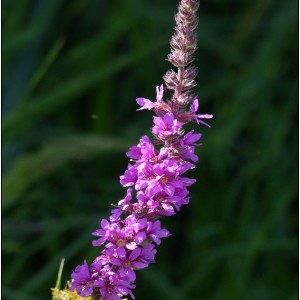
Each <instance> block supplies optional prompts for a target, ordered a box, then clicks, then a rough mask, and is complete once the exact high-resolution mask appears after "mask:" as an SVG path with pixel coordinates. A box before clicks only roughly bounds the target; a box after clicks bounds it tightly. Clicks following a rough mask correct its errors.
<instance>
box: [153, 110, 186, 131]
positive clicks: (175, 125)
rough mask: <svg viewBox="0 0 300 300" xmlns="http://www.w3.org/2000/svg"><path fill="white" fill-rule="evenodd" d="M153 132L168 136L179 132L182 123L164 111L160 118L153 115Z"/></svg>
mask: <svg viewBox="0 0 300 300" xmlns="http://www.w3.org/2000/svg"><path fill="white" fill-rule="evenodd" d="M154 124H155V125H154V126H153V128H152V132H153V134H156V135H162V136H170V135H177V134H180V129H181V127H182V123H180V122H179V121H178V120H177V119H175V118H174V115H173V114H172V113H166V114H165V115H164V116H163V117H162V118H161V117H154Z"/></svg>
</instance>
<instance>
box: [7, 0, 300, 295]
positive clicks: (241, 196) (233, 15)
mask: <svg viewBox="0 0 300 300" xmlns="http://www.w3.org/2000/svg"><path fill="white" fill-rule="evenodd" d="M177 4H178V1H175V0H172V1H159V0H151V1H149V0H126V1H125V0H121V1H118V2H117V1H108V0H101V1H100V0H97V1H92V0H90V1H86V0H84V1H83V0H74V1H72V2H65V1H58V0H51V1H50V0H37V1H34V2H32V1H29V0H24V1H21V2H20V3H19V2H17V1H16V0H10V1H7V0H5V1H3V6H2V9H3V14H2V15H3V23H2V24H3V25H2V26H3V31H2V34H3V49H2V50H3V59H2V61H3V92H2V96H3V97H2V117H3V128H2V129H3V130H2V134H3V152H2V157H3V193H2V196H3V223H2V226H3V228H2V229H3V231H2V233H3V236H2V237H3V248H2V249H3V276H2V278H3V281H2V297H3V299H7V300H9V299H14V300H18V299H22V300H24V299H28V300H31V299H32V300H35V299H50V297H51V294H50V287H53V286H54V285H55V280H56V275H57V271H58V268H59V263H60V261H61V259H62V258H63V257H65V258H66V262H65V267H64V273H63V278H62V282H64V281H66V280H67V279H68V276H69V273H70V272H71V270H72V269H74V267H75V266H76V265H77V264H79V263H82V261H83V259H87V260H88V261H90V260H92V258H93V257H95V256H96V255H97V253H98V250H97V249H93V248H92V247H91V241H92V236H91V235H90V233H91V232H92V231H93V230H95V228H96V227H97V225H98V224H97V222H98V221H99V219H101V218H103V217H107V216H108V214H109V210H110V204H111V203H116V202H117V201H118V199H121V198H122V197H123V195H124V191H123V190H122V188H121V187H120V186H119V183H118V181H119V176H120V175H121V174H122V173H123V171H124V169H125V167H126V165H127V163H128V160H127V159H126V157H125V152H126V149H127V148H128V147H129V146H130V145H131V144H133V143H136V142H137V140H138V139H139V137H140V136H141V135H144V134H148V133H149V128H150V127H151V118H152V117H151V114H150V113H147V112H136V109H137V106H136V102H135V98H137V97H139V96H144V97H147V98H153V97H154V96H155V94H154V92H155V86H156V85H158V84H160V83H161V82H162V79H161V78H162V76H163V75H164V73H165V72H166V71H167V69H168V68H169V67H170V66H169V65H168V63H167V62H166V61H165V58H166V55H167V54H168V51H169V46H168V41H169V38H170V36H171V34H172V30H173V26H174V21H173V18H174V12H175V10H176V7H177ZM199 17H200V19H199V30H198V35H199V50H198V52H197V57H196V64H197V68H198V87H197V93H198V95H199V98H200V109H201V111H202V112H204V113H213V114H214V116H215V118H214V119H213V121H212V122H211V123H212V128H211V129H206V128H199V130H200V131H202V132H203V143H204V145H203V147H202V148H201V149H200V150H199V155H200V161H199V163H198V168H197V170H193V172H191V174H190V176H191V177H192V176H194V177H195V178H197V184H196V185H195V186H193V187H192V189H191V194H192V198H191V199H192V200H191V204H190V205H189V206H188V207H185V208H184V209H183V210H182V212H181V213H180V214H178V215H177V216H174V217H172V218H169V219H164V220H163V222H164V225H165V226H166V227H168V228H169V229H170V231H171V232H172V234H173V235H172V237H171V238H170V239H168V240H166V241H164V242H163V243H162V245H161V246H160V248H159V251H158V254H157V259H156V261H157V263H156V264H155V265H153V266H151V267H150V268H149V269H147V270H142V271H140V272H139V274H138V279H137V289H136V293H135V294H136V298H137V299H143V300H147V299H153V298H156V299H164V300H166V299H173V300H174V299H178V300H185V299H186V300H198V299H202V300H206V299H207V300H218V299H222V300H225V299H226V300H240V299H243V300H244V299H245V300H247V299H249V300H250V299H251V300H273V299H274V300H275V299H280V300H282V299H287V300H292V299H297V297H298V295H297V291H298V289H297V284H298V282H297V270H298V260H297V257H298V256H297V249H298V240H297V233H298V213H297V208H298V202H297V198H298V173H297V170H296V165H297V162H298V155H297V154H298V126H297V124H298V123H297V118H298V71H297V66H298V48H297V44H296V42H295V41H297V17H298V16H297V2H296V1H295V0H292V1H286V2H276V1H270V0H256V1H254V2H253V1H248V0H242V1H239V2H235V1H230V2H228V1H224V0H213V1H207V2H201V7H200V11H199Z"/></svg>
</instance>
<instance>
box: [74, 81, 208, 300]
mask: <svg viewBox="0 0 300 300" xmlns="http://www.w3.org/2000/svg"><path fill="white" fill-rule="evenodd" d="M157 92H158V93H157V101H156V102H151V101H150V100H148V99H144V98H138V99H137V102H138V104H140V105H141V109H153V110H154V111H155V110H157V111H158V112H161V108H162V107H164V106H167V103H165V102H164V101H163V99H162V97H163V87H162V86H161V87H159V88H158V89H157ZM197 101H198V100H197V99H195V100H194V102H193V103H192V105H191V108H190V110H189V111H188V112H185V116H186V120H195V121H196V122H198V121H200V120H201V118H203V116H204V117H207V115H197V112H196V111H195V107H197V106H198V104H197ZM178 116H179V117H180V114H179V115H178ZM209 117H211V116H209ZM183 125H184V122H183V121H179V120H178V118H176V117H175V116H174V114H173V113H172V112H167V111H166V112H165V114H161V113H159V116H155V117H154V126H153V128H152V133H153V135H154V137H155V140H156V141H159V143H158V142H157V143H158V144H162V145H161V147H160V149H156V147H155V145H154V144H153V143H152V142H151V139H150V138H149V137H148V136H143V137H142V138H141V139H140V141H139V143H138V145H136V146H132V147H131V148H130V149H129V151H128V152H127V156H128V157H129V158H130V159H131V162H132V163H131V164H129V165H128V167H127V169H126V171H125V173H124V175H122V176H120V183H121V185H122V186H123V187H125V188H127V191H126V196H125V197H124V199H122V200H120V201H119V203H118V206H117V208H114V209H112V211H111V216H110V219H109V220H106V219H103V220H102V221H101V222H100V226H101V227H100V229H98V230H96V231H95V232H94V233H93V235H95V236H96V237H97V239H96V240H95V241H94V242H93V246H95V247H98V246H102V245H105V247H104V249H103V250H102V251H101V253H100V255H99V256H98V257H97V258H96V259H95V260H94V261H93V262H92V264H91V265H90V266H89V265H88V264H87V263H86V262H85V263H84V264H83V265H81V266H77V268H76V269H75V271H74V272H73V273H72V276H71V277H72V282H71V290H76V291H77V293H78V294H79V295H81V296H83V297H84V296H88V295H91V294H93V295H99V296H100V295H101V297H102V298H101V299H103V300H110V299H121V298H120V297H121V296H125V295H128V294H129V295H130V296H131V297H132V298H134V296H133V294H132V289H133V288H134V287H135V285H134V281H135V278H136V274H135V270H138V269H143V268H145V267H147V266H148V265H149V264H150V263H153V262H154V257H155V254H156V249H155V247H156V246H157V245H159V244H160V243H161V239H162V238H165V237H168V236H170V233H169V232H168V231H167V230H166V229H164V228H162V226H161V222H160V220H159V218H160V217H161V216H171V215H174V214H175V213H176V212H177V211H179V209H180V207H181V206H182V205H185V204H188V202H189V192H188V189H187V187H188V186H190V185H191V184H193V183H194V182H195V181H196V180H195V179H191V178H188V177H185V176H184V174H185V173H186V172H187V171H188V170H190V169H193V168H194V167H195V165H194V162H196V161H197V160H198V156H197V155H196V154H195V146H197V145H199V144H196V143H197V142H198V141H199V139H200V138H201V134H197V133H194V131H190V132H188V133H185V132H184V130H183ZM133 193H134V197H133ZM133 199H136V201H133ZM95 299H96V298H95Z"/></svg>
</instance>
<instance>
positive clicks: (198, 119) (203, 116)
mask: <svg viewBox="0 0 300 300" xmlns="http://www.w3.org/2000/svg"><path fill="white" fill-rule="evenodd" d="M198 107H199V103H198V99H197V98H195V99H194V101H193V103H192V104H191V107H190V115H191V118H192V119H194V120H195V121H196V123H197V124H199V123H202V124H204V125H206V126H208V127H210V126H209V125H208V124H207V123H206V122H204V121H202V120H201V119H211V118H213V115H208V114H198V115H197V114H196V112H197V110H198Z"/></svg>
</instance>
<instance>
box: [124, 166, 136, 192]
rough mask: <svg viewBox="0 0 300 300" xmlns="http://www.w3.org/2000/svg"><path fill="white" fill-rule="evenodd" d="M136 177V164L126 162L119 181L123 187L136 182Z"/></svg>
mask: <svg viewBox="0 0 300 300" xmlns="http://www.w3.org/2000/svg"><path fill="white" fill-rule="evenodd" d="M137 178H138V177H137V171H136V166H135V165H131V164H128V167H127V170H126V171H125V174H124V175H122V176H120V183H121V185H123V186H124V187H128V186H132V185H134V184H135V183H136V181H137Z"/></svg>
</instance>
